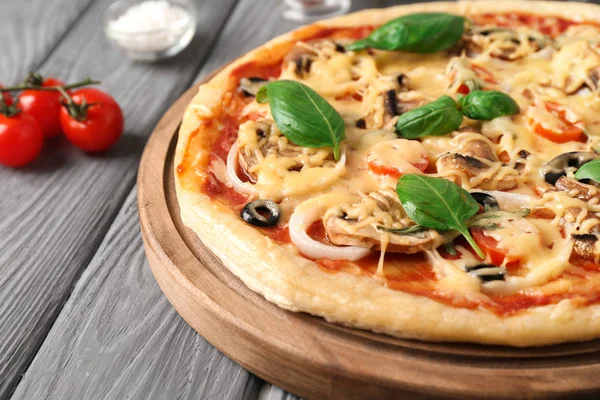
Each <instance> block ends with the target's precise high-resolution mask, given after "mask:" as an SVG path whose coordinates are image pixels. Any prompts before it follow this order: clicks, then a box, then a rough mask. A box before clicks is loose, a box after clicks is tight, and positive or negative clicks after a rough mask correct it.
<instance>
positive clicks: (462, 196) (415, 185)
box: [396, 174, 485, 258]
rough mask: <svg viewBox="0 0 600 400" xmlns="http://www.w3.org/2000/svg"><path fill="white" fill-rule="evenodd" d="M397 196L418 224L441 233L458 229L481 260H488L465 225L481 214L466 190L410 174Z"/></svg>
mask: <svg viewBox="0 0 600 400" xmlns="http://www.w3.org/2000/svg"><path fill="white" fill-rule="evenodd" d="M396 192H397V193H398V197H399V198H400V202H401V203H402V207H403V208H404V211H406V214H408V216H409V217H410V218H411V219H412V220H413V221H415V222H416V223H417V224H419V225H422V226H425V227H428V228H433V229H437V230H446V229H455V230H457V231H458V232H460V233H461V234H462V235H463V236H464V237H465V239H467V242H469V244H470V245H471V247H473V249H474V250H475V252H476V253H477V255H478V256H479V257H481V258H484V257H485V255H484V254H483V252H482V251H481V249H480V248H479V246H478V245H477V243H475V241H474V240H473V238H472V237H471V234H470V233H469V229H468V228H467V225H466V223H465V221H467V220H468V219H469V218H471V217H472V216H474V215H475V214H477V211H479V205H478V204H477V202H476V201H475V199H474V198H473V197H471V195H470V194H469V192H467V191H466V190H465V189H463V188H461V187H460V186H458V185H456V184H455V183H452V182H450V181H449V180H446V179H442V178H432V177H428V176H422V175H414V174H406V175H403V176H402V177H400V179H398V185H397V186H396Z"/></svg>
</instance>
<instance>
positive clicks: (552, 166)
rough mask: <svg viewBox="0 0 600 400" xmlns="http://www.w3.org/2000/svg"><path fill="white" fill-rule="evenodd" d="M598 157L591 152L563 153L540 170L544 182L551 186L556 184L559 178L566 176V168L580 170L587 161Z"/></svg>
mask: <svg viewBox="0 0 600 400" xmlns="http://www.w3.org/2000/svg"><path fill="white" fill-rule="evenodd" d="M599 157H600V155H598V154H596V153H592V152H584V151H571V152H569V153H563V154H561V155H559V156H556V157H554V158H553V159H552V160H550V161H548V162H547V163H546V164H545V165H544V167H543V168H542V174H544V180H545V181H546V182H548V183H549V184H551V185H554V184H556V181H557V180H559V179H560V177H561V176H566V175H567V168H577V169H578V168H580V167H581V166H582V165H583V164H585V163H586V162H588V161H591V160H595V159H597V158H599Z"/></svg>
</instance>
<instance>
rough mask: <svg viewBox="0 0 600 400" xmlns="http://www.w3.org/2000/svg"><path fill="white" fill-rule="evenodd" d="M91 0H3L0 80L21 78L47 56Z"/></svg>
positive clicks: (0, 29) (0, 10)
mask: <svg viewBox="0 0 600 400" xmlns="http://www.w3.org/2000/svg"><path fill="white" fill-rule="evenodd" d="M91 1H92V0H28V1H27V4H25V3H24V2H23V0H3V1H2V2H1V4H0V37H1V38H2V43H3V44H4V46H3V49H2V56H1V57H0V81H1V82H3V83H4V84H5V85H6V84H12V83H15V82H17V81H19V80H22V79H23V77H24V75H25V74H27V73H28V72H29V71H31V70H34V69H36V68H37V67H38V66H39V65H40V64H41V63H42V61H43V60H44V59H45V58H46V57H47V56H48V54H49V53H50V52H51V51H52V49H53V48H54V47H55V46H56V44H57V43H58V42H59V41H60V39H61V38H62V37H63V36H64V35H65V33H66V32H67V31H68V30H69V29H70V28H71V26H72V24H73V22H74V21H75V20H76V19H77V18H78V17H79V16H80V15H81V13H82V12H83V11H84V10H85V9H86V8H87V7H88V6H89V4H90V3H91Z"/></svg>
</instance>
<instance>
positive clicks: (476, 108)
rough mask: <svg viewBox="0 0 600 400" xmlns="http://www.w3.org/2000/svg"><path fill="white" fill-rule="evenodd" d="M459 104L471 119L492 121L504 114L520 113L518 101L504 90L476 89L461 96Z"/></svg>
mask: <svg viewBox="0 0 600 400" xmlns="http://www.w3.org/2000/svg"><path fill="white" fill-rule="evenodd" d="M458 104H459V105H460V107H461V108H462V112H463V114H465V115H466V116H467V117H469V118H471V119H480V120H485V121H491V120H492V119H494V118H498V117H502V116H504V115H515V114H518V113H519V106H518V105H517V103H516V102H515V101H514V100H513V99H512V97H510V96H509V95H507V94H506V93H502V92H494V91H482V90H475V91H472V92H471V93H469V94H468V95H466V96H462V97H459V99H458Z"/></svg>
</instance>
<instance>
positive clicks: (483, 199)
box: [471, 192, 500, 211]
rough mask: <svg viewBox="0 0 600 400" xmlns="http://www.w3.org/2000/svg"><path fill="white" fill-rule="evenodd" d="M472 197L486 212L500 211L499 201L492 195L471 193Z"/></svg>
mask: <svg viewBox="0 0 600 400" xmlns="http://www.w3.org/2000/svg"><path fill="white" fill-rule="evenodd" d="M471 197H472V198H474V199H475V201H476V202H477V203H479V204H481V205H482V206H483V208H485V210H486V211H487V210H499V209H500V205H499V204H498V200H496V198H495V197H494V196H492V195H491V194H487V193H483V192H471Z"/></svg>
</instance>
